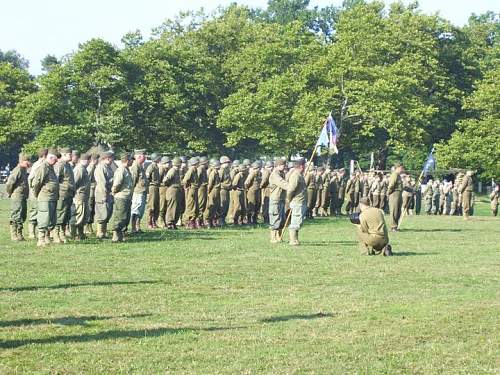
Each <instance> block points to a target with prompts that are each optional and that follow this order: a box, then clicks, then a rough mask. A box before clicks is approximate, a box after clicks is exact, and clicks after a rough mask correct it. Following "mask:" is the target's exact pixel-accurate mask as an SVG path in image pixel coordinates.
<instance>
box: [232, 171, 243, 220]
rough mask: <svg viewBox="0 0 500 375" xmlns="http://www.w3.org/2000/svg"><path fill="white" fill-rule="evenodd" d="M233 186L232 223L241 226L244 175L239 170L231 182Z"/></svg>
mask: <svg viewBox="0 0 500 375" xmlns="http://www.w3.org/2000/svg"><path fill="white" fill-rule="evenodd" d="M231 185H232V186H233V194H232V202H233V221H234V223H235V224H243V222H244V213H245V211H244V208H245V175H244V173H243V171H242V170H241V169H240V170H238V171H237V172H236V174H235V175H234V177H233V181H232V182H231Z"/></svg>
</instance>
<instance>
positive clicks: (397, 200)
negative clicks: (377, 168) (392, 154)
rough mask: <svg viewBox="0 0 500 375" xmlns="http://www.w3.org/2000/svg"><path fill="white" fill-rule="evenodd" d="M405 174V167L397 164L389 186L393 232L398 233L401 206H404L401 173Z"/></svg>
mask: <svg viewBox="0 0 500 375" xmlns="http://www.w3.org/2000/svg"><path fill="white" fill-rule="evenodd" d="M402 172H403V165H401V164H396V165H395V166H394V172H392V175H391V178H390V179H389V184H388V186H387V193H388V194H389V212H390V215H391V219H392V221H391V230H392V231H393V232H396V231H398V230H399V229H398V226H399V219H400V218H401V205H402V200H403V198H402V191H403V181H402V179H401V173H402Z"/></svg>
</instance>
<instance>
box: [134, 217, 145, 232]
mask: <svg viewBox="0 0 500 375" xmlns="http://www.w3.org/2000/svg"><path fill="white" fill-rule="evenodd" d="M136 228H137V233H143V231H142V229H141V219H139V218H137V222H136Z"/></svg>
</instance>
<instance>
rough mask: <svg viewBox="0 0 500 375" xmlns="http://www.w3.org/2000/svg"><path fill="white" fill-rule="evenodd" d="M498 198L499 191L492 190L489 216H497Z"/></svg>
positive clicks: (499, 195)
mask: <svg viewBox="0 0 500 375" xmlns="http://www.w3.org/2000/svg"><path fill="white" fill-rule="evenodd" d="M499 197H500V191H499V190H493V191H492V192H491V194H490V208H491V214H492V215H493V216H497V214H498V199H499Z"/></svg>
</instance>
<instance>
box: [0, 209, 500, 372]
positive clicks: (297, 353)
mask: <svg viewBox="0 0 500 375" xmlns="http://www.w3.org/2000/svg"><path fill="white" fill-rule="evenodd" d="M8 204H9V203H8V201H7V200H6V199H0V252H1V254H2V258H1V259H2V277H1V279H0V293H1V295H2V303H1V304H0V372H1V373H2V374H11V373H43V374H49V373H50V374H53V373H58V374H59V373H64V374H76V373H85V374H116V373H119V374H121V373H127V374H129V373H138V374H164V373H185V374H213V373H217V374H220V373H222V374H254V373H283V374H292V373H293V374H295V373H315V374H353V373H356V374H358V373H362V374H372V373H376V374H494V373H498V358H499V357H500V351H499V349H500V348H499V346H498V337H499V336H500V325H499V324H498V302H499V299H498V283H499V281H500V280H499V276H500V274H499V272H498V243H499V242H500V240H499V233H498V224H499V222H500V219H498V218H491V217H485V216H483V217H474V218H473V219H472V220H471V221H469V222H465V221H464V220H463V219H462V218H460V217H448V216H430V217H429V216H420V217H414V216H413V217H406V218H405V219H404V221H403V226H402V228H403V230H402V231H401V232H400V233H397V234H394V235H393V234H391V241H392V243H393V246H394V251H395V254H396V256H393V257H392V258H386V257H382V256H378V257H367V256H360V255H359V251H358V245H357V242H356V237H355V228H354V227H353V225H352V224H350V223H349V221H348V220H347V219H345V218H343V219H334V218H325V219H316V220H314V221H313V222H308V223H306V225H305V226H304V228H303V229H302V231H301V234H300V238H301V241H302V245H301V246H300V247H298V248H295V249H291V248H290V247H289V246H288V245H286V244H279V245H275V246H270V245H269V243H268V229H267V228H264V227H260V228H243V229H241V228H238V229H231V228H227V229H216V230H200V231H186V230H179V231H176V232H173V231H161V230H156V231H147V232H146V233H145V234H143V235H141V236H140V237H136V238H134V239H133V241H131V242H128V243H123V244H119V245H113V244H111V243H110V242H109V240H108V241H105V242H98V241H96V240H88V241H85V242H81V243H74V242H73V243H69V244H67V245H62V246H56V245H53V246H50V247H49V248H47V249H45V250H39V249H36V247H35V242H34V241H28V242H26V243H10V242H9V240H8V236H9V235H8V229H7V222H8V217H7V214H8ZM475 211H476V213H477V214H480V215H489V205H488V204H486V203H477V204H476V208H475Z"/></svg>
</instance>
